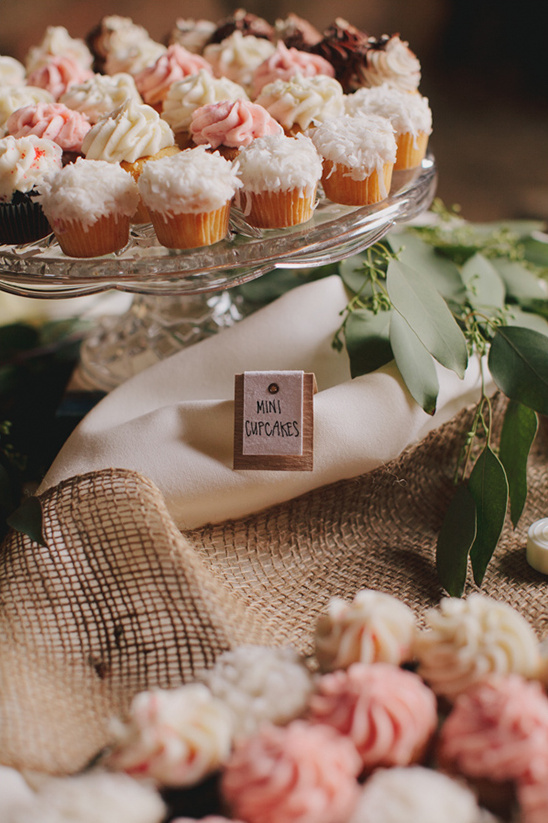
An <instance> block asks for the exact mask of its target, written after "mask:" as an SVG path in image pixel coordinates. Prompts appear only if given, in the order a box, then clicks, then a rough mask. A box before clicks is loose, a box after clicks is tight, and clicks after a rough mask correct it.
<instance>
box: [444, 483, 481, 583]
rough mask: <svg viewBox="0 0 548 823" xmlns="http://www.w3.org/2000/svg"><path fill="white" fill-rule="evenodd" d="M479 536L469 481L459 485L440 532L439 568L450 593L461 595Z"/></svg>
mask: <svg viewBox="0 0 548 823" xmlns="http://www.w3.org/2000/svg"><path fill="white" fill-rule="evenodd" d="M475 538H476V504H475V502H474V498H473V497H472V495H471V494H470V491H469V489H468V486H467V484H466V483H462V484H461V485H459V486H457V490H456V492H455V494H454V496H453V498H452V499H451V502H450V503H449V507H448V509H447V512H446V513H445V517H444V520H443V523H442V526H441V529H440V533H439V535H438V542H437V546H436V569H437V572H438V577H439V581H440V583H441V585H442V586H443V588H444V589H445V590H446V591H447V593H448V594H449V595H450V596H451V597H460V596H461V595H462V593H463V591H464V585H465V583H466V570H467V566H468V555H469V553H470V549H471V547H472V545H473V543H474V540H475Z"/></svg>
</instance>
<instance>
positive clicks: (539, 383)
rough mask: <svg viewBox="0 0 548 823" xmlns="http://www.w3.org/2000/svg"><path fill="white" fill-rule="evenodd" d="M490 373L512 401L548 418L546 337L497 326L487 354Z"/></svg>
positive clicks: (547, 354)
mask: <svg viewBox="0 0 548 823" xmlns="http://www.w3.org/2000/svg"><path fill="white" fill-rule="evenodd" d="M488 362H489V369H490V371H491V374H492V376H493V379H494V381H495V383H496V384H497V386H498V387H499V389H501V391H503V392H504V394H505V395H506V396H507V397H509V398H510V399H511V400H517V401H518V402H520V403H523V404H524V405H525V406H529V407H530V408H531V409H534V410H535V411H537V412H539V414H545V415H548V337H547V336H546V335H544V334H540V333H539V332H536V331H532V330H531V329H524V328H522V327H521V326H499V327H498V328H497V329H496V332H495V336H494V338H493V342H492V343H491V348H490V351H489V360H488Z"/></svg>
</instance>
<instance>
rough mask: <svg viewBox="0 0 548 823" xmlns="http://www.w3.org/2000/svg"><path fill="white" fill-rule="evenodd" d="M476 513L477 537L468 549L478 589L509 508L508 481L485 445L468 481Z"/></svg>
mask: <svg viewBox="0 0 548 823" xmlns="http://www.w3.org/2000/svg"><path fill="white" fill-rule="evenodd" d="M468 488H469V489H470V494H471V495H472V497H473V498H474V502H475V504H476V514H477V521H476V522H477V531H476V538H475V540H474V543H473V545H472V548H471V549H470V559H471V561H472V569H473V572H474V580H475V581H476V583H477V584H478V586H481V583H482V581H483V577H484V575H485V571H486V569H487V566H488V565H489V561H490V560H491V557H492V556H493V552H494V551H495V548H496V546H497V543H498V541H499V537H500V534H501V532H502V529H503V526H504V519H505V517H506V509H507V507H508V480H507V479H506V472H505V471H504V467H503V465H502V463H501V462H500V460H499V459H498V457H497V456H496V454H495V453H494V452H493V451H492V450H491V448H490V447H489V446H486V447H485V448H484V450H483V451H482V453H481V454H480V456H479V457H478V459H477V460H476V463H475V465H474V468H473V469H472V471H471V473H470V477H469V478H468Z"/></svg>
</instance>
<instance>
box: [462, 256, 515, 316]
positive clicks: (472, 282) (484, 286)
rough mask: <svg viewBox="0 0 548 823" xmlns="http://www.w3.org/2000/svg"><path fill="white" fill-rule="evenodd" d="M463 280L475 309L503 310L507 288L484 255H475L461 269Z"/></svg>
mask: <svg viewBox="0 0 548 823" xmlns="http://www.w3.org/2000/svg"><path fill="white" fill-rule="evenodd" d="M461 275H462V279H463V281H464V284H465V286H466V288H467V290H468V299H469V301H470V304H471V305H472V306H473V307H474V308H475V309H489V308H493V309H502V308H503V307H504V302H505V297H506V294H505V288H504V283H503V281H502V278H501V277H500V275H499V273H498V272H497V270H496V269H495V267H494V266H493V264H492V263H491V261H490V260H487V258H486V257H484V256H483V255H482V254H479V253H478V254H474V256H473V257H471V258H470V259H469V260H467V261H466V263H465V264H464V266H463V267H462V269H461Z"/></svg>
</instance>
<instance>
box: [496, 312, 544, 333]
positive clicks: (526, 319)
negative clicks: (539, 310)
mask: <svg viewBox="0 0 548 823" xmlns="http://www.w3.org/2000/svg"><path fill="white" fill-rule="evenodd" d="M506 324H507V325H508V326H522V328H525V329H533V331H538V332H540V334H545V335H548V320H546V319H545V318H544V317H541V316H540V314H533V312H531V311H523V309H520V308H519V306H514V305H513V306H511V307H509V311H508V313H507V314H506Z"/></svg>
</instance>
